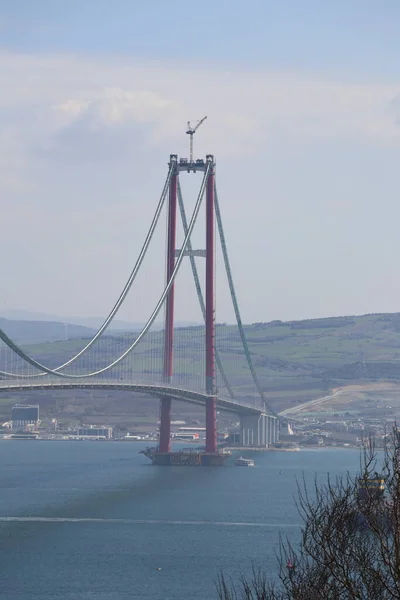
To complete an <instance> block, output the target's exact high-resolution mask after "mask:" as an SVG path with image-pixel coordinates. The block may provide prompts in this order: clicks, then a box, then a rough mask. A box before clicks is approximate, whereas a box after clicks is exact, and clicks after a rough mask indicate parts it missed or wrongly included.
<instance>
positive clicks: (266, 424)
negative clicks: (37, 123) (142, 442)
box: [0, 124, 279, 464]
mask: <svg viewBox="0 0 400 600" xmlns="http://www.w3.org/2000/svg"><path fill="white" fill-rule="evenodd" d="M188 125H189V124H188ZM195 130H196V128H194V129H193V128H191V127H189V131H188V133H190V135H191V152H190V159H185V158H180V159H179V158H178V156H177V155H175V154H172V155H170V159H169V163H168V171H167V176H166V179H165V182H164V185H163V188H162V192H161V196H160V199H159V201H158V204H157V206H156V207H155V211H154V215H153V218H152V221H151V223H150V227H149V229H148V231H147V234H146V236H145V238H144V242H143V245H142V247H141V250H140V252H139V254H138V257H137V260H136V263H135V265H134V267H133V270H132V272H131V273H130V275H129V277H128V279H127V281H126V283H125V285H124V287H123V289H122V292H121V293H120V295H119V297H118V299H117V301H116V302H115V304H114V306H113V308H112V309H111V311H110V313H109V315H108V317H107V318H106V319H105V321H104V323H103V324H102V326H101V327H100V328H99V329H98V331H97V332H96V333H95V335H93V337H91V339H88V340H84V341H82V342H81V345H80V347H78V348H74V349H73V350H72V351H71V356H69V357H68V358H67V359H66V360H65V361H64V362H63V363H62V364H56V363H54V357H51V358H48V357H47V362H46V361H43V360H40V356H39V357H38V356H37V355H35V353H34V351H32V352H30V351H29V346H26V345H25V346H21V345H18V344H17V343H15V341H13V340H12V339H11V338H10V337H9V336H8V335H7V333H6V332H5V331H3V330H0V339H1V342H0V344H1V346H0V392H2V391H3V392H12V391H23V390H50V389H51V390H55V389H76V388H80V389H108V390H128V391H131V392H132V394H134V393H140V394H144V395H150V396H154V397H157V398H159V399H160V429H159V442H158V447H157V451H156V453H155V456H156V457H158V458H157V460H158V463H159V464H172V463H171V460H172V459H171V460H170V458H171V457H173V456H174V453H173V452H171V447H170V438H171V435H170V434H171V403H172V401H180V402H188V403H193V404H197V405H201V406H203V407H204V410H205V422H206V444H205V452H204V453H202V455H201V458H200V459H199V460H200V462H199V464H220V462H221V455H220V453H219V450H218V446H217V409H218V410H225V411H231V412H234V413H236V414H237V415H238V416H239V419H240V433H241V443H242V445H244V446H258V447H259V446H263V447H267V446H269V445H270V444H273V443H275V442H276V441H278V437H279V420H278V415H277V414H276V413H275V412H274V411H273V410H272V409H271V407H270V406H269V405H268V402H267V400H266V398H265V396H264V392H263V388H262V385H261V382H260V379H259V376H258V373H257V370H256V367H255V365H254V364H253V360H252V355H251V353H250V351H249V347H248V343H247V339H246V335H245V330H244V327H243V323H242V319H241V315H240V307H239V302H238V298H237V294H236V290H235V286H234V281H233V277H232V271H231V265H230V259H229V254H228V249H227V242H226V237H225V232H224V227H223V219H222V215H221V208H220V204H219V200H218V194H217V186H216V176H215V173H216V164H215V160H214V156H213V155H211V154H209V155H207V156H206V158H205V160H204V159H197V160H194V159H193V145H192V136H193V133H194V131H195ZM187 174H191V175H193V174H199V175H200V176H201V184H200V188H199V189H198V192H197V197H196V200H195V202H192V204H194V206H193V208H192V210H191V211H190V213H189V217H188V212H187V205H186V203H185V202H184V199H183V192H182V187H181V182H180V178H181V176H182V175H187ZM203 203H205V223H204V220H203V228H204V229H205V231H204V234H205V235H204V237H205V247H203V248H201V249H196V248H195V247H194V245H193V241H192V240H193V232H194V230H195V227H196V225H197V224H198V222H201V219H200V209H201V207H202V205H203ZM178 211H179V213H180V221H181V237H182V244H181V245H180V247H179V248H178V247H177V228H178ZM163 213H165V214H166V220H167V230H166V234H165V233H164V235H165V237H166V239H165V242H166V244H165V245H166V274H165V278H164V281H163V283H162V285H161V288H160V291H159V293H157V297H156V298H155V301H154V306H151V307H150V310H149V316H148V319H147V322H146V323H145V325H144V326H143V327H142V329H141V330H140V331H138V332H133V333H114V332H113V331H110V328H109V326H110V324H111V322H112V321H113V319H114V318H115V316H116V315H117V314H118V312H119V310H120V308H121V306H122V305H123V304H124V302H125V301H126V299H127V297H128V294H129V293H130V292H132V294H131V295H133V297H134V299H135V297H136V298H138V294H139V292H138V287H139V283H138V280H139V278H140V274H142V279H143V275H144V281H146V284H147V285H148V286H151V287H156V286H155V282H154V280H153V275H152V274H149V273H148V271H146V269H145V267H144V265H145V262H146V257H147V255H148V252H149V249H150V248H151V247H152V245H154V237H155V235H156V232H159V231H160V230H162V227H160V217H161V215H162V214H163ZM164 232H165V229H164ZM217 238H219V245H218V251H219V253H220V255H221V257H222V261H221V264H222V265H223V270H224V271H225V273H226V281H227V285H228V288H229V295H230V298H231V301H232V308H233V313H234V315H235V320H236V324H235V325H226V324H219V323H217V321H216V310H215V309H216V295H217V294H216V268H215V265H216V257H217V244H216V242H217ZM203 239H204V238H203ZM185 261H186V264H188V266H189V267H190V269H189V271H190V277H191V279H192V281H193V289H194V291H195V295H194V297H196V296H197V300H196V301H197V302H198V307H199V312H200V314H201V316H202V320H203V324H202V325H198V326H192V327H175V326H174V324H175V312H176V311H175V305H176V292H177V289H176V280H177V276H178V273H180V271H181V270H182V264H183V263H184V262H185ZM204 263H205V265H204ZM140 285H143V283H140ZM135 290H136V296H135ZM186 293H187V291H186V286H185V288H184V294H185V296H186ZM159 315H162V317H163V326H162V327H156V324H157V318H158V317H159Z"/></svg>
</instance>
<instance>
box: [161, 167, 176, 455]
mask: <svg viewBox="0 0 400 600" xmlns="http://www.w3.org/2000/svg"><path fill="white" fill-rule="evenodd" d="M172 160H173V157H172V156H171V161H172ZM177 198H178V166H177V163H176V161H175V167H174V171H173V173H172V175H171V180H170V183H169V202H168V241H167V282H168V281H169V280H170V279H171V275H172V273H173V270H174V267H175V250H176V207H177ZM174 296H175V284H174V283H173V284H172V286H171V289H170V291H169V293H168V296H167V299H166V309H165V342H164V344H165V345H164V380H165V382H166V383H171V377H172V372H173V359H174ZM159 449H160V452H170V451H171V398H167V397H163V398H161V407H160V448H159Z"/></svg>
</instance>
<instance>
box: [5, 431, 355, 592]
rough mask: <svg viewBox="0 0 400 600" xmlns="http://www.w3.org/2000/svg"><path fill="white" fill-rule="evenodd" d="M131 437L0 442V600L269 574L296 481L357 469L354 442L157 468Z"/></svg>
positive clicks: (292, 511)
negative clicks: (243, 461) (241, 463)
mask: <svg viewBox="0 0 400 600" xmlns="http://www.w3.org/2000/svg"><path fill="white" fill-rule="evenodd" d="M142 447H143V446H142V445H141V444H140V443H124V442H103V443H102V442H46V441H15V440H14V441H13V440H7V441H3V442H1V443H0V487H1V494H0V597H1V598H2V599H4V600H8V599H10V600H61V599H63V600H90V599H92V598H93V599H94V598H95V599H96V600H103V599H104V600H106V599H107V600H125V599H128V598H129V599H138V600H139V599H140V600H161V599H162V600H187V599H188V598H195V599H196V598H199V599H202V600H209V599H211V598H217V594H216V590H215V580H216V578H217V576H218V573H219V572H220V571H221V570H223V571H224V573H225V574H226V575H228V576H231V577H233V578H235V577H236V576H238V575H239V574H240V573H250V571H251V568H252V565H254V566H256V567H262V568H264V569H265V570H266V571H267V572H269V573H270V574H271V576H273V574H274V573H276V570H277V569H276V567H277V560H276V556H275V553H276V550H277V544H278V539H279V534H280V533H281V534H283V535H284V536H289V538H291V539H292V540H296V539H297V536H298V535H299V532H300V528H299V526H300V525H301V520H300V518H299V516H298V513H297V511H296V508H295V500H294V498H295V495H296V487H297V484H296V480H299V479H301V478H302V477H303V474H304V476H305V478H306V480H307V481H309V482H310V483H311V484H312V481H313V478H314V475H317V476H318V478H319V479H320V480H321V481H323V480H324V479H325V478H326V474H327V472H328V471H329V472H330V473H331V474H335V473H344V472H345V471H350V472H351V473H355V472H356V471H357V470H358V467H359V452H357V451H356V450H350V449H349V450H345V449H332V450H324V449H318V450H302V451H301V452H264V453H261V452H253V453H251V452H247V453H246V454H245V456H247V457H251V458H254V459H255V462H256V466H255V467H254V468H238V467H235V466H234V465H233V461H232V460H230V462H228V463H227V465H226V466H225V467H209V468H207V467H156V466H153V465H151V464H149V463H148V461H147V459H146V458H145V457H144V456H143V455H142V454H139V453H138V452H139V450H140V449H141V448H142Z"/></svg>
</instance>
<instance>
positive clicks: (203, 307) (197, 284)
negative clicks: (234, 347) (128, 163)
mask: <svg viewBox="0 0 400 600" xmlns="http://www.w3.org/2000/svg"><path fill="white" fill-rule="evenodd" d="M178 204H179V210H180V213H181V219H182V225H183V232H184V234H185V235H186V233H187V230H188V222H187V217H186V211H185V205H184V202H183V196H182V189H181V185H180V182H179V180H178ZM187 248H188V252H189V260H190V266H191V267H192V273H193V279H194V285H195V287H196V292H197V297H198V299H199V304H200V308H201V312H202V314H203V319H204V320H205V318H206V305H205V303H204V297H203V292H202V290H201V284H200V278H199V272H198V270H197V266H196V260H195V258H194V256H193V252H192V249H193V248H192V243H191V241H190V240H189V242H188V245H187ZM215 360H216V363H217V367H218V369H219V372H220V374H221V377H222V379H223V380H224V383H225V387H226V389H227V390H228V393H229V395H230V397H231V398H235V394H234V392H233V390H232V387H231V385H230V383H229V381H228V378H227V376H226V373H225V371H224V367H223V365H222V362H221V358H220V356H219V353H218V351H217V350H216V353H215Z"/></svg>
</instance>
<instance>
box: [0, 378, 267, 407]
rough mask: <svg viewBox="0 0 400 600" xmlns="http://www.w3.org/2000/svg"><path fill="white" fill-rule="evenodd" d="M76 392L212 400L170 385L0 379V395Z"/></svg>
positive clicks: (228, 402) (223, 403)
mask: <svg viewBox="0 0 400 600" xmlns="http://www.w3.org/2000/svg"><path fill="white" fill-rule="evenodd" d="M60 389H61V390H73V389H89V390H95V389H102V390H123V391H130V392H136V393H140V394H147V395H149V396H156V397H160V396H167V397H169V398H173V399H174V400H178V401H180V402H189V403H191V404H197V405H202V406H204V404H205V403H206V400H207V398H208V397H209V396H208V395H207V394H205V393H201V392H193V391H190V390H184V389H180V388H174V387H172V386H167V385H147V384H141V383H127V382H121V381H93V380H92V381H88V380H85V381H70V380H65V379H63V380H62V381H43V380H42V381H33V380H27V381H21V380H17V381H13V380H4V379H3V380H0V392H13V391H26V390H60ZM217 405H218V408H219V410H224V411H229V412H235V413H237V414H255V415H257V414H258V415H259V414H261V413H264V412H265V411H264V410H262V409H261V408H257V407H255V406H251V405H249V404H245V403H241V402H240V401H236V400H232V399H231V398H223V397H221V396H217Z"/></svg>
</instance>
